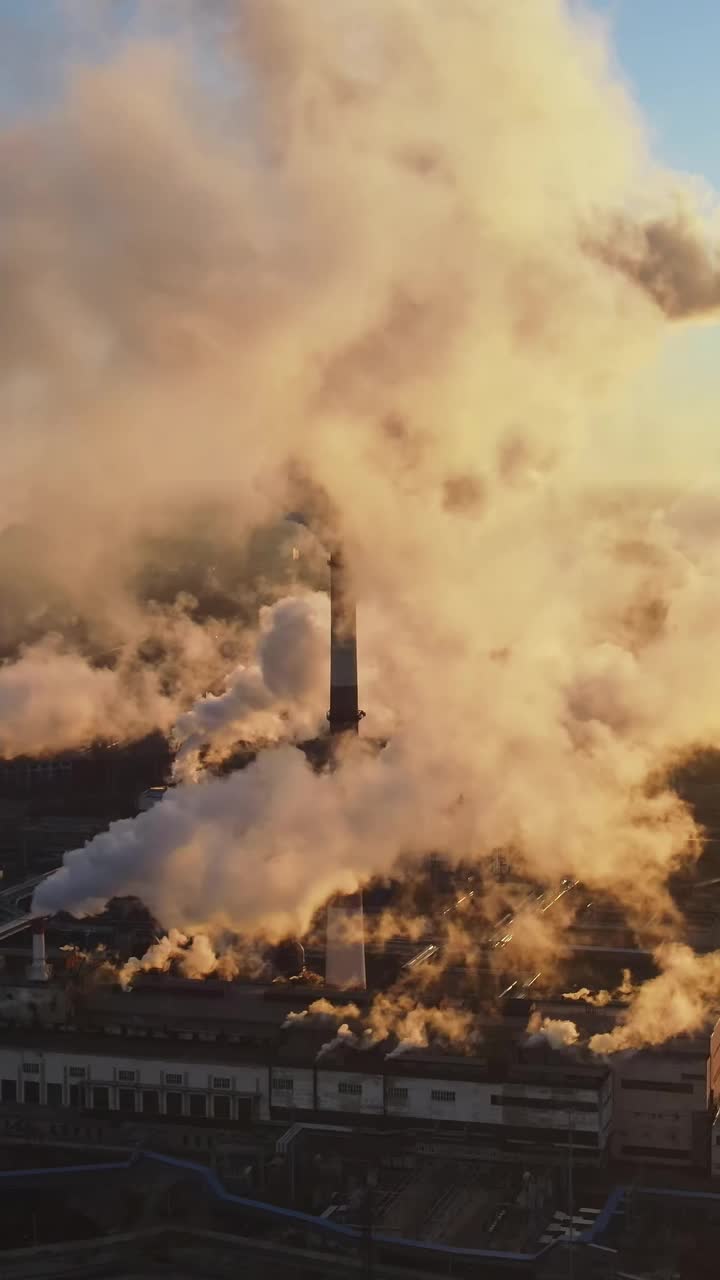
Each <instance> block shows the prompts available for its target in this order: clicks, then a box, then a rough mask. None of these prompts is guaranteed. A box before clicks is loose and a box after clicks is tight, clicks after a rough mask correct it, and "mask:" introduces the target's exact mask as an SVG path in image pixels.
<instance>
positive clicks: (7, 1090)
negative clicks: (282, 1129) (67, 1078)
mask: <svg viewBox="0 0 720 1280" xmlns="http://www.w3.org/2000/svg"><path fill="white" fill-rule="evenodd" d="M114 1092H115V1091H114V1090H111V1089H110V1087H109V1086H108V1085H85V1084H71V1085H70V1086H69V1088H68V1098H67V1105H68V1106H70V1107H73V1108H76V1109H82V1108H88V1107H89V1108H92V1109H93V1110H94V1111H111V1110H117V1111H123V1112H137V1111H140V1112H142V1114H143V1115H168V1116H191V1117H194V1118H196V1119H203V1120H204V1119H206V1118H207V1117H208V1114H209V1111H208V1095H207V1094H205V1093H187V1094H183V1093H174V1092H173V1091H171V1090H168V1091H165V1092H162V1093H161V1092H160V1091H159V1090H158V1089H140V1090H138V1089H127V1088H119V1089H117V1099H116V1100H114V1099H113V1097H112V1094H113V1093H114ZM44 1095H45V1096H44V1097H43V1091H42V1090H41V1086H40V1082H39V1081H38V1080H23V1085H22V1097H19V1096H18V1087H17V1081H16V1080H0V1101H2V1102H20V1101H22V1102H28V1103H35V1104H41V1103H45V1105H47V1106H48V1107H62V1106H64V1105H65V1099H64V1089H63V1085H61V1084H55V1083H52V1082H49V1083H48V1084H46V1085H45V1089H44ZM210 1102H211V1106H212V1116H213V1117H214V1118H215V1119H216V1120H232V1119H234V1118H235V1115H234V1112H235V1111H236V1107H235V1103H234V1099H233V1098H231V1097H230V1096H229V1095H228V1094H222V1093H221V1094H211V1095H210ZM246 1106H247V1099H240V1100H239V1101H238V1107H239V1111H240V1113H241V1114H244V1112H245V1110H246Z"/></svg>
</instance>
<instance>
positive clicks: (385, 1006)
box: [284, 990, 475, 1058]
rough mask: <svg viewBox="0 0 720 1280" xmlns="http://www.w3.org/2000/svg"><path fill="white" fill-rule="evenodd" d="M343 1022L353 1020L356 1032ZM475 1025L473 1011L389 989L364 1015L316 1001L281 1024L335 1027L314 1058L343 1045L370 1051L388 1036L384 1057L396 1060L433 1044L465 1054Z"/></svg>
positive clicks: (348, 1007)
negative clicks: (390, 1042)
mask: <svg viewBox="0 0 720 1280" xmlns="http://www.w3.org/2000/svg"><path fill="white" fill-rule="evenodd" d="M345 1019H349V1020H350V1021H353V1022H355V1023H356V1028H355V1029H353V1028H352V1027H350V1026H349V1024H348V1022H347V1021H345ZM474 1021H475V1020H474V1016H473V1014H472V1013H470V1012H468V1011H466V1010H463V1009H459V1008H457V1007H456V1006H453V1005H450V1004H444V1005H439V1006H426V1005H422V1004H417V1002H416V999H415V996H414V994H412V993H411V992H407V991H398V990H391V991H387V992H379V993H378V994H377V995H376V996H375V997H374V998H373V1001H372V1004H371V1006H370V1008H369V1010H368V1011H367V1012H366V1013H365V1014H361V1011H360V1010H359V1009H358V1007H357V1005H354V1004H347V1005H333V1004H331V1002H330V1001H329V1000H325V999H320V1000H315V1001H313V1003H312V1004H311V1005H309V1006H308V1008H307V1009H304V1010H303V1011H302V1012H301V1013H289V1014H288V1017H287V1019H286V1020H285V1023H284V1026H285V1027H286V1028H288V1027H299V1026H302V1025H306V1024H311V1025H312V1024H313V1023H315V1024H316V1025H320V1026H323V1025H327V1024H328V1023H331V1024H332V1023H334V1024H335V1025H336V1026H337V1027H338V1029H337V1032H336V1034H335V1035H334V1036H333V1038H332V1039H331V1040H328V1041H327V1042H326V1043H325V1044H323V1045H322V1046H321V1048H320V1051H319V1053H318V1057H324V1056H325V1055H326V1054H328V1053H331V1052H332V1050H334V1049H336V1048H339V1047H340V1046H343V1045H346V1046H351V1047H352V1048H354V1049H358V1050H360V1051H362V1050H367V1049H371V1048H372V1047H373V1046H374V1045H376V1044H382V1043H384V1042H385V1041H386V1040H389V1039H390V1038H391V1037H392V1038H395V1039H396V1040H397V1044H396V1046H395V1048H394V1049H392V1050H391V1052H390V1053H389V1054H388V1057H389V1058H395V1057H398V1056H399V1055H400V1054H401V1053H405V1052H407V1051H408V1050H409V1049H424V1048H427V1046H428V1045H429V1044H430V1042H431V1041H435V1042H437V1043H441V1044H445V1045H456V1046H459V1047H460V1048H461V1049H462V1050H463V1051H466V1050H467V1048H468V1047H469V1045H470V1044H471V1043H472V1041H473V1038H474ZM338 1023H339V1024H340V1025H339V1026H338Z"/></svg>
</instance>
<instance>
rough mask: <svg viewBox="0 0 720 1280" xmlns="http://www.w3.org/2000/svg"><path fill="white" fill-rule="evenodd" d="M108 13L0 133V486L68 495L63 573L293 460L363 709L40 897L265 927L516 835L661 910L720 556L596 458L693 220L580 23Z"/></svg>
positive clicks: (684, 260)
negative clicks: (323, 522)
mask: <svg viewBox="0 0 720 1280" xmlns="http://www.w3.org/2000/svg"><path fill="white" fill-rule="evenodd" d="M138 8H139V13H140V19H139V26H138V28H137V30H136V31H131V32H129V34H128V38H127V40H126V42H125V44H124V46H123V47H122V48H121V49H120V50H119V51H117V52H116V54H115V55H114V56H109V57H108V58H107V59H106V60H105V61H104V62H103V63H102V64H99V65H94V66H86V67H82V66H79V65H75V66H73V67H71V68H70V74H69V77H68V82H67V89H66V92H65V93H64V95H63V96H62V98H61V100H60V101H59V102H58V104H57V107H56V109H55V110H54V112H53V114H52V116H51V117H50V118H47V119H41V118H36V119H33V120H32V121H29V122H25V123H23V124H21V125H19V126H18V125H16V126H14V127H13V129H12V130H6V131H5V135H4V136H3V137H2V139H1V140H0V150H1V151H2V159H3V171H4V191H5V194H4V197H3V205H2V217H3V238H2V242H1V243H2V248H1V249H0V266H2V267H3V269H4V271H5V273H6V277H7V283H6V287H5V289H4V290H3V293H2V298H1V299H0V321H2V320H4V321H5V323H2V324H0V332H2V334H3V338H2V340H1V342H0V367H2V369H3V373H4V380H3V383H2V390H0V417H1V420H2V422H3V424H4V429H5V432H6V435H7V437H8V441H9V447H8V452H7V458H8V461H7V468H6V471H7V476H8V483H7V490H8V502H9V508H10V510H11V513H12V516H13V518H14V519H16V520H22V521H26V522H34V523H35V524H37V525H38V526H41V527H42V528H45V529H46V528H48V527H56V526H60V525H61V524H62V527H63V529H64V532H65V536H64V539H63V542H62V546H61V548H60V549H59V550H58V553H57V555H56V557H55V560H54V562H53V573H54V575H55V579H56V580H57V581H58V582H63V583H65V582H67V581H79V582H82V584H83V589H84V590H85V591H87V590H89V588H90V586H91V585H92V584H95V583H97V581H98V579H99V577H100V576H101V570H102V577H103V580H104V581H105V582H108V581H113V580H116V581H118V582H119V583H120V582H122V581H124V580H125V579H124V575H126V574H127V566H128V562H132V560H133V556H134V555H135V554H136V552H135V550H134V548H136V546H137V536H138V532H139V531H147V530H148V529H150V530H156V531H157V530H164V529H172V528H176V527H177V526H178V524H181V523H182V520H183V519H184V513H185V512H186V510H187V509H188V508H189V507H190V506H192V504H195V503H201V502H210V503H214V504H216V505H218V506H222V507H223V509H225V508H226V506H227V507H231V508H232V511H233V515H232V518H229V519H228V527H227V536H228V538H231V537H238V536H240V535H242V534H244V533H246V532H247V531H248V530H250V529H252V528H254V527H256V526H257V524H258V523H260V522H261V521H264V520H265V519H267V518H268V516H269V515H273V516H278V515H280V514H281V513H282V512H283V511H288V510H290V509H293V508H294V507H295V506H296V502H295V498H296V492H295V489H296V486H294V485H293V484H292V483H289V479H288V478H289V477H290V478H292V477H297V476H298V475H304V476H307V477H309V478H310V480H311V482H312V484H313V485H315V486H316V487H317V489H319V490H320V491H321V492H325V493H327V494H328V495H330V499H331V503H332V507H333V509H334V510H335V511H336V512H337V513H338V519H339V523H340V530H339V531H340V533H341V534H342V536H343V539H344V544H345V547H346V550H347V555H348V560H349V562H350V563H351V565H352V567H353V573H354V577H355V585H356V588H357V593H358V598H359V600H360V602H361V609H360V617H359V620H360V643H361V653H360V662H361V672H362V680H363V694H362V701H363V705H365V706H366V707H367V709H368V712H369V716H368V720H367V721H366V722H365V725H366V727H367V730H368V732H369V733H371V734H372V733H373V732H376V733H378V736H380V735H381V734H384V733H385V732H389V733H391V741H390V744H389V745H388V747H387V748H386V749H385V750H384V751H383V752H382V753H381V754H380V755H379V756H376V757H373V756H372V755H371V754H368V753H365V752H363V751H362V750H359V751H358V753H357V759H353V760H347V761H346V762H345V765H346V767H344V768H341V769H339V770H338V771H337V772H336V773H335V774H333V775H323V776H317V775H314V774H313V773H312V772H311V771H310V769H309V768H308V767H307V766H306V765H305V764H304V762H303V760H302V759H301V758H300V757H299V756H298V754H297V752H295V751H293V750H292V749H289V748H286V747H280V748H278V749H277V750H274V751H273V752H272V753H269V755H268V757H267V758H263V759H260V760H258V762H257V764H255V765H253V766H251V767H250V768H248V769H247V770H245V771H244V772H243V773H242V774H241V775H238V776H236V777H233V778H230V779H228V780H225V781H222V782H221V781H210V782H206V783H205V784H204V785H203V786H201V787H196V788H183V787H178V788H176V789H175V791H174V792H173V794H171V795H168V796H167V798H166V799H165V800H164V801H163V802H162V803H161V804H159V805H157V806H156V807H155V808H154V809H153V810H152V811H151V812H150V813H148V814H145V815H142V816H141V817H140V818H138V819H137V821H136V822H134V823H119V824H115V825H114V826H113V827H112V828H111V829H110V831H109V832H107V833H106V834H104V835H102V836H100V837H98V839H97V840H96V841H94V842H92V843H91V844H90V845H89V846H87V847H86V848H85V849H84V850H79V851H75V852H74V853H72V854H70V855H69V856H68V858H67V859H66V865H65V867H64V868H63V870H62V871H60V872H59V873H58V875H57V876H56V877H54V878H53V879H51V880H49V881H47V882H46V883H45V884H44V885H43V886H42V888H41V889H40V890H39V891H38V894H37V896H36V905H37V907H38V909H41V910H57V909H59V908H70V909H72V910H77V911H87V910H94V909H96V908H97V907H98V906H99V905H101V904H102V903H104V901H105V900H106V899H107V898H108V897H109V896H111V895H113V894H115V893H120V892H123V893H127V892H134V893H138V894H139V895H140V896H141V897H143V898H144V899H145V900H146V901H147V902H148V904H149V906H150V907H151V908H152V909H153V911H154V912H155V913H156V915H157V916H158V918H159V919H161V920H162V921H163V924H164V925H166V926H168V927H169V926H171V925H174V926H176V927H178V928H182V929H183V930H186V931H192V930H193V929H194V928H197V927H199V926H202V925H206V924H208V923H209V922H213V921H216V920H218V919H220V920H225V921H227V922H229V923H231V924H235V925H238V926H240V925H243V926H245V927H263V928H266V929H268V930H269V931H270V932H271V933H272V932H273V931H274V930H278V931H282V930H285V929H287V928H302V927H304V925H306V924H307V923H308V921H309V920H310V919H311V917H312V913H313V911H314V909H315V908H316V907H317V906H318V904H319V903H320V902H321V901H322V900H323V897H324V895H325V894H326V893H327V892H328V891H330V890H332V889H342V888H350V887H351V886H352V885H354V884H355V883H356V882H357V879H358V878H362V877H363V876H364V875H366V874H370V873H373V872H376V871H382V870H383V869H386V868H387V867H388V865H389V864H390V863H391V862H392V861H393V860H394V858H395V857H396V856H397V854H398V853H403V854H406V855H408V856H412V855H413V854H415V853H423V852H426V851H427V849H428V848H436V849H441V850H446V851H447V852H449V853H450V854H458V855H462V856H465V857H467V856H474V857H477V858H482V857H483V856H484V854H486V853H487V852H489V851H490V850H492V849H493V848H497V847H499V846H503V847H508V846H512V847H513V848H514V849H517V850H518V851H519V852H520V854H521V856H522V858H523V861H524V865H525V867H526V868H527V869H528V870H529V871H530V872H531V873H532V874H534V875H536V876H539V877H541V878H544V879H552V880H555V879H557V878H559V877H561V876H564V875H573V876H577V877H578V878H582V879H583V880H584V881H585V882H587V883H589V884H590V885H592V886H597V887H599V888H605V889H609V890H610V891H611V892H613V893H615V894H616V895H618V896H620V897H621V898H622V900H623V902H624V903H625V904H626V905H627V906H628V909H629V910H630V912H631V913H634V914H635V915H636V916H637V917H638V918H642V917H647V915H648V914H649V913H650V909H651V908H652V911H656V912H657V911H667V910H668V899H667V892H666V884H667V879H668V876H669V874H670V873H671V872H672V871H674V870H676V869H677V868H678V866H680V865H681V864H682V863H683V862H684V861H686V860H687V859H688V858H692V857H693V856H695V854H696V853H697V850H698V848H699V842H698V838H697V832H696V831H695V828H694V825H693V822H692V820H691V818H690V815H689V814H688V812H687V811H686V809H685V808H684V807H683V805H682V804H681V803H680V802H679V801H678V800H677V798H676V797H675V796H674V795H673V794H672V793H671V792H669V791H667V790H665V789H664V788H663V787H662V786H661V785H660V784H659V783H657V781H656V779H657V778H658V777H661V776H662V771H663V769H664V767H665V765H666V762H667V760H668V759H669V757H670V756H671V755H672V754H673V753H674V752H676V751H677V750H678V749H681V748H682V749H687V748H688V747H694V746H696V745H698V744H702V743H708V742H714V741H716V740H717V738H718V731H719V730H720V724H719V723H718V720H719V717H718V714H717V712H716V707H717V705H718V703H717V699H716V698H715V697H713V696H711V688H710V685H711V684H712V683H713V677H712V672H711V671H709V670H708V660H707V654H708V638H709V637H711V636H714V635H715V634H716V633H717V628H718V622H719V621H720V618H719V616H718V614H719V611H720V606H719V605H718V603H717V591H716V585H715V584H716V581H717V572H718V568H720V565H719V564H718V554H717V551H716V549H715V542H714V540H713V538H712V537H711V536H709V535H708V534H707V532H706V530H705V528H704V527H703V522H702V521H700V520H694V519H693V511H694V497H693V494H689V495H686V496H685V497H684V498H683V499H682V501H681V500H680V499H681V495H678V494H677V493H676V492H675V491H674V489H673V483H674V473H673V474H667V472H655V473H654V475H653V484H652V486H647V487H646V488H645V489H644V490H641V491H637V490H636V491H634V492H629V491H628V490H627V488H626V475H627V467H626V463H627V458H628V457H629V456H631V455H632V454H633V450H634V442H635V435H634V432H635V428H636V426H637V422H638V417H639V414H640V409H639V407H638V405H639V401H638V396H639V391H638V380H639V378H640V375H641V374H642V375H643V376H646V374H647V370H648V368H652V367H653V361H655V360H658V359H659V358H660V355H661V354H662V352H663V351H664V350H665V344H666V343H667V341H668V335H669V333H670V332H671V328H670V326H671V322H672V321H673V320H676V321H680V320H685V319H690V318H692V317H694V316H696V315H698V314H699V313H701V312H702V313H703V314H704V315H707V314H708V312H711V311H712V308H713V307H714V301H713V299H714V298H715V285H714V284H713V280H714V273H715V256H714V251H713V250H712V247H711V241H710V237H709V235H708V233H707V232H706V230H705V229H704V228H703V227H702V226H700V225H699V223H698V224H695V223H693V221H692V218H691V217H689V216H688V217H687V218H685V217H684V218H683V220H682V221H681V222H678V220H677V219H678V215H677V206H676V204H674V203H673V202H672V201H671V200H670V199H669V198H668V200H667V201H665V202H663V198H659V200H658V208H657V210H654V209H653V210H651V211H650V213H648V210H647V192H648V191H649V190H658V191H660V189H661V186H662V183H661V180H660V178H659V177H658V175H657V173H656V172H655V170H654V169H653V166H652V164H651V161H650V159H649V157H648V154H647V151H646V147H645V142H644V137H643V132H642V128H641V125H640V123H639V120H638V118H637V115H636V113H635V111H634V110H633V108H632V105H631V103H630V102H629V99H628V97H627V95H626V94H625V92H624V91H623V89H622V87H621V86H619V85H618V84H617V83H616V82H615V81H614V80H613V77H612V74H611V72H610V71H609V69H608V59H607V56H606V52H605V50H604V47H603V44H602V40H601V38H600V36H599V35H598V33H597V31H595V29H594V28H593V27H592V25H591V24H589V23H588V22H585V21H580V20H577V19H575V18H571V17H570V16H569V14H568V11H567V8H566V6H565V5H564V4H562V3H560V0H537V3H534V4H533V5H516V4H509V3H505V2H501V0H466V3H462V4H457V5H434V4H428V3H425V2H424V0H362V3H361V2H360V0H347V3H345V4H343V5H338V4H337V3H335V0H314V3H312V4H298V3H296V2H295V0H245V2H244V3H239V2H238V3H231V2H230V0H228V2H224V3H222V4H218V6H217V7H216V8H215V10H214V15H213V19H212V21H210V20H208V19H207V17H206V14H205V11H204V10H203V11H202V12H201V11H200V9H198V8H197V7H196V6H190V7H187V6H184V5H180V4H178V5H173V4H170V5H169V6H168V7H166V8H165V10H164V14H165V15H166V17H165V18H164V19H163V23H162V24H160V26H161V28H162V30H160V31H159V32H158V31H156V32H155V33H154V35H153V39H152V40H151V39H149V38H146V36H145V34H144V32H143V28H142V21H143V14H145V15H146V16H147V15H148V13H149V12H150V11H151V9H152V8H153V6H150V5H145V6H143V5H140V6H138ZM168 31H170V32H171V37H168V36H167V32H168ZM528 49H532V51H533V57H532V59H531V60H530V59H528ZM210 67H211V68H212V69H213V72H214V74H213V75H207V74H206V72H207V69H208V68H210ZM201 72H202V73H201ZM468 122H472V126H471V127H470V126H469V123H468ZM40 175H42V181H40ZM635 209H637V210H638V215H637V219H635V220H633V210H635ZM662 227H665V228H669V229H670V230H668V231H667V232H665V233H661V231H660V228H662ZM618 228H619V229H620V230H618ZM618 423H619V424H621V425H622V431H618V430H617V429H616V430H615V432H614V434H613V447H612V448H610V447H607V448H606V436H605V433H606V431H609V427H610V425H612V424H615V426H616V427H617V424H618ZM662 426H663V424H662V423H658V425H657V431H658V432H660V431H661V430H662ZM608 438H609V436H608ZM618 442H620V443H618ZM673 449H674V450H675V453H676V454H677V455H678V456H679V455H680V454H681V453H682V454H684V452H685V449H684V436H678V437H677V438H676V437H672V438H671V440H670V444H669V446H668V451H669V452H668V451H666V456H671V455H672V451H673ZM148 450H150V451H151V458H152V465H143V466H139V465H138V459H139V458H145V457H147V456H148ZM600 461H602V472H603V476H604V477H605V479H604V489H603V491H602V492H599V491H598V489H597V486H596V483H595V481H596V475H597V470H598V466H599V463H600ZM702 469H703V463H702V461H701V460H699V461H698V475H700V474H702ZM703 502H704V503H705V505H706V498H703ZM111 552H112V554H111ZM121 570H122V571H121ZM98 608H99V609H100V606H98ZM700 671H702V672H703V673H704V678H703V679H702V680H701V679H697V678H695V676H696V673H698V672H700ZM693 673H694V674H693ZM324 701H325V700H324V698H323V702H322V703H321V704H320V707H319V711H320V714H322V712H323V711H324ZM207 705H208V706H210V705H211V704H209V703H208V704H207ZM212 705H214V704H212ZM649 778H652V779H653V780H655V781H654V782H653V786H652V788H648V779H649Z"/></svg>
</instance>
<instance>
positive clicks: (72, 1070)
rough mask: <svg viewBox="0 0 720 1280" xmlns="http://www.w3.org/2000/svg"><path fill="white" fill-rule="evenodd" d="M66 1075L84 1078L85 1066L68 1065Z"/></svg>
mask: <svg viewBox="0 0 720 1280" xmlns="http://www.w3.org/2000/svg"><path fill="white" fill-rule="evenodd" d="M68 1075H69V1076H74V1077H75V1079H79V1080H84V1079H85V1068H84V1067H69V1068H68Z"/></svg>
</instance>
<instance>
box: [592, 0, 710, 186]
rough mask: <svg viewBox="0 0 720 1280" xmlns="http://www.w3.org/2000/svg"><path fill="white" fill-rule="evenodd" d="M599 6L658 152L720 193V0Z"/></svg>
mask: <svg viewBox="0 0 720 1280" xmlns="http://www.w3.org/2000/svg"><path fill="white" fill-rule="evenodd" d="M593 7H594V8H595V9H596V10H597V11H598V12H600V13H602V14H603V16H605V17H607V18H608V20H609V22H610V26H611V32H612V42H613V46H614V49H615V53H616V56H617V59H618V62H619V64H620V66H621V67H622V69H623V71H624V73H625V76H626V78H627V80H628V81H629V82H630V84H631V86H632V89H633V93H634V96H635V98H636V99H637V101H638V103H639V105H640V107H641V108H642V111H643V114H644V116H645V120H646V123H647V125H648V127H649V131H650V135H651V138H652V141H653V144H654V145H653V150H654V151H655V154H656V155H657V156H658V158H659V159H661V160H662V161H663V162H664V163H666V164H668V165H671V166H672V167H673V168H677V169H681V170H685V171H687V172H690V173H696V174H702V175H703V176H704V177H705V178H706V179H707V180H708V181H709V182H711V183H712V184H713V186H714V187H715V188H716V189H717V190H718V191H720V132H719V131H718V128H717V121H718V118H719V117H720V77H719V76H718V74H717V58H718V50H719V49H720V4H719V3H718V0H593Z"/></svg>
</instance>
